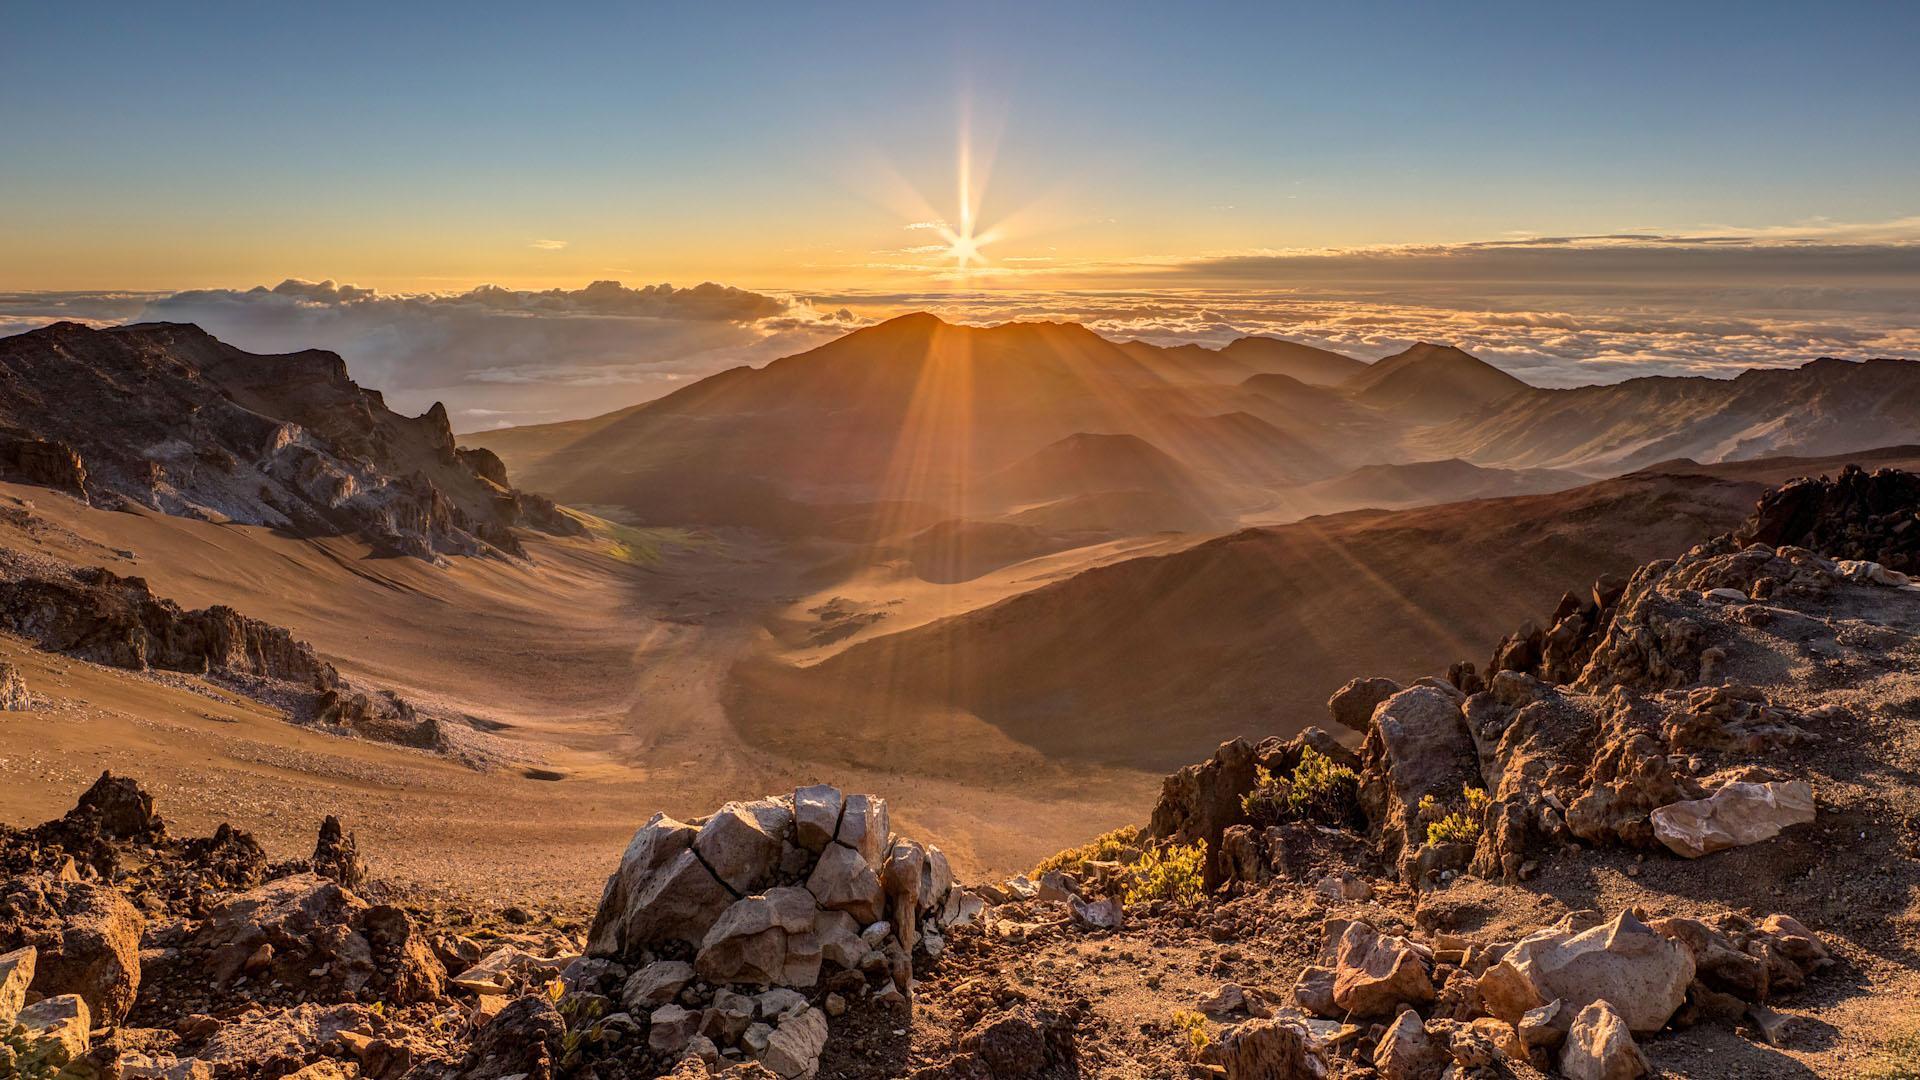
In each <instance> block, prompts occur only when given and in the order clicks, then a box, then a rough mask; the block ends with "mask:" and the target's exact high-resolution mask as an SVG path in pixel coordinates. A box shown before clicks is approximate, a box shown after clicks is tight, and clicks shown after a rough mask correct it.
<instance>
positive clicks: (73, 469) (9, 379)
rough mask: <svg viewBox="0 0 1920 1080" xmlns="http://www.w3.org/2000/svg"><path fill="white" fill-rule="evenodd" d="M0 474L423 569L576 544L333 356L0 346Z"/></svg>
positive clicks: (191, 345)
mask: <svg viewBox="0 0 1920 1080" xmlns="http://www.w3.org/2000/svg"><path fill="white" fill-rule="evenodd" d="M0 476H4V477H6V478H8V479H16V480H21V481H25V482H28V483H36V484H44V485H47V486H49V487H55V488H59V489H61V490H65V491H68V492H69V493H72V494H75V495H78V496H79V497H81V498H84V499H87V500H89V501H92V502H96V503H102V504H105V505H112V504H113V503H115V502H117V501H119V500H130V501H132V502H135V503H139V504H140V505H143V506H147V507H150V508H152V509H156V510H160V511H164V512H166V513H170V514H179V515H185V516H191V517H202V518H208V519H211V520H224V521H237V522H242V523H246V524H255V525H267V526H272V527H275V528H282V529H287V530H290V531H293V532H296V533H300V534H303V535H353V536H357V537H360V538H361V539H364V540H366V541H367V542H368V543H370V544H373V545H374V546H375V547H376V548H379V549H381V550H384V551H389V552H392V553H398V554H407V555H415V556H419V557H422V558H432V557H435V556H438V555H454V554H458V555H472V554H484V553H489V552H502V553H507V554H514V555H518V554H523V552H522V550H521V547H520V544H519V542H518V541H517V540H515V539H514V536H513V533H512V530H513V529H514V528H515V527H528V528H537V529H543V530H547V531H554V532H561V533H577V532H579V531H580V526H579V525H578V523H577V522H575V521H574V520H573V519H572V518H570V517H568V516H566V515H565V514H563V513H561V512H559V510H558V508H557V507H555V506H554V504H553V503H552V502H551V500H547V499H544V498H542V497H540V496H536V495H530V494H527V493H523V492H520V491H516V490H514V489H513V488H512V487H511V486H509V485H508V483H507V476H506V470H505V468H504V467H503V466H501V465H500V462H499V459H498V458H497V457H494V456H493V455H492V454H489V453H487V452H485V451H471V450H462V449H461V448H460V447H458V446H456V445H455V442H454V438H453V430H452V428H451V426H450V425H449V423H448V420H447V414H446V410H445V409H444V408H442V407H441V406H439V405H435V406H434V407H433V408H432V409H429V410H428V411H427V412H426V413H425V414H423V415H421V416H418V417H405V416H401V415H399V414H397V413H395V412H393V411H392V410H391V409H389V408H387V406H386V403H385V401H384V400H383V399H382V398H381V396H380V394H379V393H378V392H376V391H372V390H367V389H364V388H362V387H360V386H358V385H357V384H355V383H354V382H353V380H351V379H349V378H348V377H347V372H346V365H345V363H344V362H343V361H342V360H341V359H340V357H339V356H338V355H337V354H334V353H329V352H321V351H317V350H310V351H307V352H300V353H289V354H286V355H280V356H263V355H255V354H252V353H247V352H243V351H241V350H239V349H235V348H233V347H231V346H229V345H225V344H223V343H221V342H220V341H218V340H216V339H214V338H213V337H212V336H211V335H209V334H207V333H206V332H205V331H202V330H200V329H199V328H198V327H194V326H186V325H177V324H166V323H156V324H143V325H138V326H127V327H115V328H111V329H105V330H95V329H91V328H88V327H85V326H80V325H78V324H74V323H59V324H56V325H53V326H49V327H46V328H44V329H41V330H35V331H32V332H30V333H26V334H20V335H18V336H15V337H11V338H6V339H0Z"/></svg>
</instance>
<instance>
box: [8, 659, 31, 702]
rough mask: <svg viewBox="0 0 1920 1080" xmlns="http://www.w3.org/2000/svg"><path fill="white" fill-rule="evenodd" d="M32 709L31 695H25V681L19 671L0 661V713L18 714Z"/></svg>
mask: <svg viewBox="0 0 1920 1080" xmlns="http://www.w3.org/2000/svg"><path fill="white" fill-rule="evenodd" d="M31 708H33V695H32V694H29V693H27V680H26V679H24V678H22V677H21V675H20V669H19V668H17V667H14V666H13V665H12V664H9V663H6V662H5V661H0V712H19V711H21V710H23V709H31Z"/></svg>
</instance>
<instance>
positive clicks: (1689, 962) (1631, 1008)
mask: <svg viewBox="0 0 1920 1080" xmlns="http://www.w3.org/2000/svg"><path fill="white" fill-rule="evenodd" d="M1693 972H1694V962H1693V953H1692V952H1691V951H1689V950H1688V949H1687V947H1686V946H1685V945H1682V944H1680V943H1679V942H1676V941H1669V940H1668V939H1666V938H1663V937H1661V936H1660V935H1659V934H1656V933H1654V932H1653V931H1652V930H1651V929H1650V928H1648V926H1647V925H1646V924H1645V923H1643V922H1641V921H1640V920H1638V919H1636V918H1634V917H1633V916H1632V915H1629V914H1627V913H1625V912H1622V913H1621V914H1620V915H1618V916H1616V917H1615V918H1614V919H1613V920H1612V921H1610V922H1606V923H1602V924H1601V925H1599V926H1596V927H1593V928H1592V929H1590V930H1587V931H1585V932H1584V933H1579V934H1572V933H1569V932H1568V931H1567V930H1565V929H1553V930H1543V931H1541V932H1540V933H1537V934H1533V935H1530V936H1528V937H1526V938H1523V939H1521V941H1520V942H1519V943H1517V944H1515V945H1514V946H1513V947H1512V948H1510V949H1508V950H1507V952H1506V955H1505V956H1503V957H1502V958H1501V959H1500V962H1499V963H1497V964H1495V965H1493V966H1492V967H1490V968H1488V969H1487V970H1486V973H1485V974H1483V975H1481V976H1480V981H1479V990H1480V999H1481V1001H1482V1003H1483V1004H1485V1006H1486V1008H1487V1011H1488V1012H1490V1013H1492V1014H1493V1015H1495V1016H1498V1017H1499V1018H1500V1019H1502V1020H1505V1021H1507V1022H1508V1023H1510V1024H1513V1025H1514V1026H1515V1027H1516V1028H1522V1029H1524V1027H1525V1026H1526V1024H1525V1021H1527V1020H1528V1019H1530V1018H1529V1017H1528V1014H1529V1013H1530V1012H1532V1011H1533V1010H1537V1009H1539V1008H1540V1007H1541V1006H1543V1005H1547V1004H1550V1003H1552V1002H1553V1001H1554V1000H1555V999H1558V1000H1559V1002H1560V1007H1559V1009H1558V1010H1556V1012H1555V1015H1554V1018H1553V1020H1552V1021H1551V1022H1550V1023H1551V1025H1552V1026H1553V1027H1556V1028H1559V1029H1561V1030H1565V1028H1566V1027H1567V1025H1568V1024H1570V1023H1571V1022H1572V1020H1573V1018H1574V1016H1576V1015H1577V1014H1579V1013H1580V1012H1581V1010H1583V1009H1585V1008H1586V1007H1587V1006H1588V1005H1591V1004H1592V1003H1593V1002H1595V1001H1599V1000H1602V999H1605V1000H1607V1001H1610V1002H1616V1003H1618V1011H1619V1012H1620V1014H1621V1016H1622V1017H1623V1018H1624V1019H1625V1020H1626V1022H1627V1025H1628V1027H1629V1028H1631V1029H1632V1030H1633V1031H1636V1032H1641V1033H1643V1034H1651V1033H1653V1032H1655V1031H1659V1030H1660V1029H1661V1028H1663V1027H1665V1026H1666V1024H1667V1021H1668V1020H1669V1019H1670V1018H1672V1016H1673V1014H1674V1011H1675V1010H1676V1009H1678V1008H1679V1007H1680V1005H1681V1003H1682V1002H1683V1001H1685V1000H1686V995H1687V985H1688V984H1689V983H1691V982H1692V981H1693ZM1539 1023H1540V1021H1539V1020H1537V1019H1536V1020H1534V1026H1536V1027H1537V1026H1538V1025H1539ZM1528 1041H1529V1042H1534V1041H1536V1040H1535V1039H1534V1038H1531V1037H1530V1038H1529V1039H1528Z"/></svg>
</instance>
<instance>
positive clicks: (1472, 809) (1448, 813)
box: [1419, 785, 1492, 844]
mask: <svg viewBox="0 0 1920 1080" xmlns="http://www.w3.org/2000/svg"><path fill="white" fill-rule="evenodd" d="M1460 798H1461V801H1462V803H1463V804H1464V806H1465V808H1464V809H1461V810H1446V809H1444V808H1443V807H1442V806H1441V805H1440V801H1439V800H1438V799H1435V798H1434V797H1433V796H1431V795H1428V796H1425V797H1424V798H1422V799H1421V800H1420V807H1419V811H1420V817H1421V818H1422V819H1424V820H1425V821H1426V822H1427V843H1429V844H1472V843H1476V842H1478V841H1479V839H1480V823H1481V822H1482V821H1483V820H1485V818H1486V814H1487V805H1488V803H1489V802H1491V801H1492V798H1491V796H1489V795H1488V794H1487V792H1486V789H1485V788H1477V787H1473V786H1472V785H1467V786H1464V787H1462V788H1461V789H1460Z"/></svg>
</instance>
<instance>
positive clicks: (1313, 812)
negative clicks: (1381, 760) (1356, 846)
mask: <svg viewBox="0 0 1920 1080" xmlns="http://www.w3.org/2000/svg"><path fill="white" fill-rule="evenodd" d="M1359 799H1360V774H1359V773H1356V772H1354V771H1353V770H1352V769H1349V768H1347V767H1346V766H1345V765H1342V764H1340V763H1338V762H1336V761H1334V760H1333V759H1332V758H1330V757H1328V756H1327V755H1325V754H1323V753H1321V752H1320V751H1318V750H1315V749H1314V748H1313V747H1311V746H1308V747H1303V748H1302V749H1301V751H1300V764H1298V765H1296V766H1294V768H1293V790H1292V791H1290V792H1288V794H1287V808H1288V809H1290V810H1292V811H1293V812H1294V813H1295V814H1296V815H1298V816H1300V817H1303V818H1310V819H1312V820H1314V821H1321V822H1325V823H1327V824H1330V825H1340V824H1345V823H1346V822H1347V821H1348V820H1350V819H1351V818H1352V817H1353V812H1354V808H1355V806H1356V805H1357V804H1358V803H1359Z"/></svg>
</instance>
